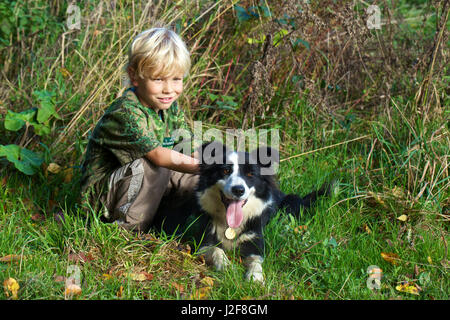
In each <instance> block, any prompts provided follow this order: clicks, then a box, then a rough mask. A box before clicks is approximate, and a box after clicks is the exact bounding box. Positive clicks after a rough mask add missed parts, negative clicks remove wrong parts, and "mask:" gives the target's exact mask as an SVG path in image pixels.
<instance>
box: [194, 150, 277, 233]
mask: <svg viewBox="0 0 450 320" xmlns="http://www.w3.org/2000/svg"><path fill="white" fill-rule="evenodd" d="M200 152H201V154H200V156H201V158H200V159H201V164H200V179H199V185H198V188H197V191H198V192H197V195H198V196H199V198H200V197H202V199H200V200H201V201H203V202H204V204H203V205H202V207H203V208H204V209H205V210H206V211H208V213H210V214H211V215H215V216H217V215H224V214H225V216H226V222H227V224H228V226H229V227H231V228H238V227H239V226H240V224H241V223H242V221H243V219H244V212H245V210H243V208H244V207H245V205H246V204H247V202H248V201H249V200H250V201H251V199H252V197H258V198H260V199H267V197H268V196H269V195H268V194H267V193H268V189H269V188H270V187H272V186H274V185H275V173H274V171H273V169H272V168H271V167H273V164H274V162H275V161H277V160H278V158H277V156H278V153H277V152H276V151H275V150H274V149H271V148H268V147H261V148H258V149H256V150H254V151H253V152H251V153H247V152H243V151H231V150H228V149H227V148H226V147H225V146H224V145H223V144H221V143H218V142H213V143H209V144H205V145H203V146H202V148H201V150H200Z"/></svg>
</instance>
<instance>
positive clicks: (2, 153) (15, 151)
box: [0, 144, 20, 162]
mask: <svg viewBox="0 0 450 320" xmlns="http://www.w3.org/2000/svg"><path fill="white" fill-rule="evenodd" d="M0 157H6V159H8V161H10V162H14V161H16V160H18V159H19V157H20V147H19V146H18V145H16V144H8V145H6V146H3V145H0Z"/></svg>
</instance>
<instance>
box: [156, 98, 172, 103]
mask: <svg viewBox="0 0 450 320" xmlns="http://www.w3.org/2000/svg"><path fill="white" fill-rule="evenodd" d="M173 99H174V98H173V97H168V98H158V100H159V101H160V102H162V103H169V102H172V101H173Z"/></svg>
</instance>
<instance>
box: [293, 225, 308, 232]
mask: <svg viewBox="0 0 450 320" xmlns="http://www.w3.org/2000/svg"><path fill="white" fill-rule="evenodd" d="M307 228H308V227H307V226H298V227H295V228H294V232H295V233H300V232H302V231H306V229H307Z"/></svg>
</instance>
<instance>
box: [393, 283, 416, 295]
mask: <svg viewBox="0 0 450 320" xmlns="http://www.w3.org/2000/svg"><path fill="white" fill-rule="evenodd" d="M395 290H397V291H400V292H406V293H410V294H415V295H419V292H420V287H419V286H418V285H416V284H415V283H413V282H405V283H402V284H399V285H398V286H396V287H395Z"/></svg>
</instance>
